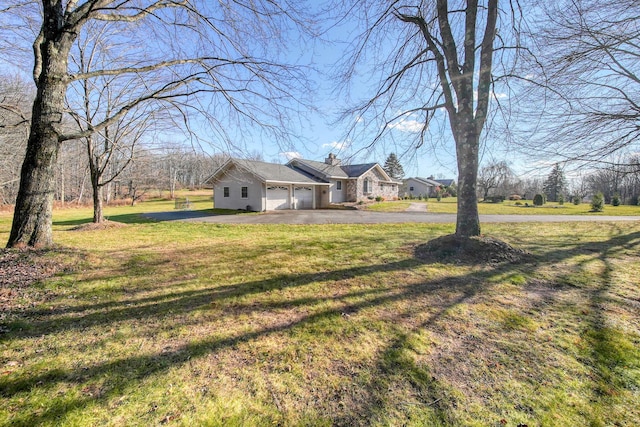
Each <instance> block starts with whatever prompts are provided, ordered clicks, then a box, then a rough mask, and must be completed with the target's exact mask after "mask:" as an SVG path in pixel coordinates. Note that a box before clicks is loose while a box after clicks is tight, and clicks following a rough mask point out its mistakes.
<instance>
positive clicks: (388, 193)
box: [349, 169, 398, 200]
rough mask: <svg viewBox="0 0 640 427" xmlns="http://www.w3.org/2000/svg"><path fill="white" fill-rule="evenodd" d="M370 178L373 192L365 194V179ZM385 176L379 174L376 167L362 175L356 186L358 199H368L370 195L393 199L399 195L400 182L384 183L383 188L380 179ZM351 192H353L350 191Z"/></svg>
mask: <svg viewBox="0 0 640 427" xmlns="http://www.w3.org/2000/svg"><path fill="white" fill-rule="evenodd" d="M365 178H369V179H370V180H371V193H370V194H364V193H363V189H364V180H365ZM383 179H384V177H383V176H381V175H380V174H379V172H378V171H377V170H376V169H372V170H370V171H369V172H367V173H365V174H364V175H362V176H360V177H359V178H358V180H357V188H356V200H368V199H369V197H377V196H382V197H384V198H385V200H393V199H394V198H396V197H398V184H389V183H386V182H385V183H383V188H382V189H381V188H380V180H383ZM349 194H351V193H349Z"/></svg>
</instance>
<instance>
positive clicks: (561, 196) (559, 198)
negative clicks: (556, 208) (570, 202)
mask: <svg viewBox="0 0 640 427" xmlns="http://www.w3.org/2000/svg"><path fill="white" fill-rule="evenodd" d="M558 204H559V205H560V206H562V205H564V196H563V195H562V194H561V195H559V196H558Z"/></svg>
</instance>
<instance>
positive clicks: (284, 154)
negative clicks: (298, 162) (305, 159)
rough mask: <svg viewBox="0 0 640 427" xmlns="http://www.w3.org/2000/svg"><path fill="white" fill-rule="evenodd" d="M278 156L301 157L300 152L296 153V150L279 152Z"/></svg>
mask: <svg viewBox="0 0 640 427" xmlns="http://www.w3.org/2000/svg"><path fill="white" fill-rule="evenodd" d="M280 156H282V157H286V158H287V160H291V159H301V158H302V154H300V153H298V152H297V151H285V152H283V153H280Z"/></svg>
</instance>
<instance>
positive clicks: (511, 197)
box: [509, 194, 522, 200]
mask: <svg viewBox="0 0 640 427" xmlns="http://www.w3.org/2000/svg"><path fill="white" fill-rule="evenodd" d="M509 200H522V197H521V196H520V195H519V194H512V195H510V196H509Z"/></svg>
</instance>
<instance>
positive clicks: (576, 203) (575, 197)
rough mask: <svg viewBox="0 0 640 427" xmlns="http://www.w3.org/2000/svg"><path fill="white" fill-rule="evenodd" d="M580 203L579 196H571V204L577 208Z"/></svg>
mask: <svg viewBox="0 0 640 427" xmlns="http://www.w3.org/2000/svg"><path fill="white" fill-rule="evenodd" d="M580 203H582V197H580V196H573V204H574V205H576V206H578V205H579V204H580Z"/></svg>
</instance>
